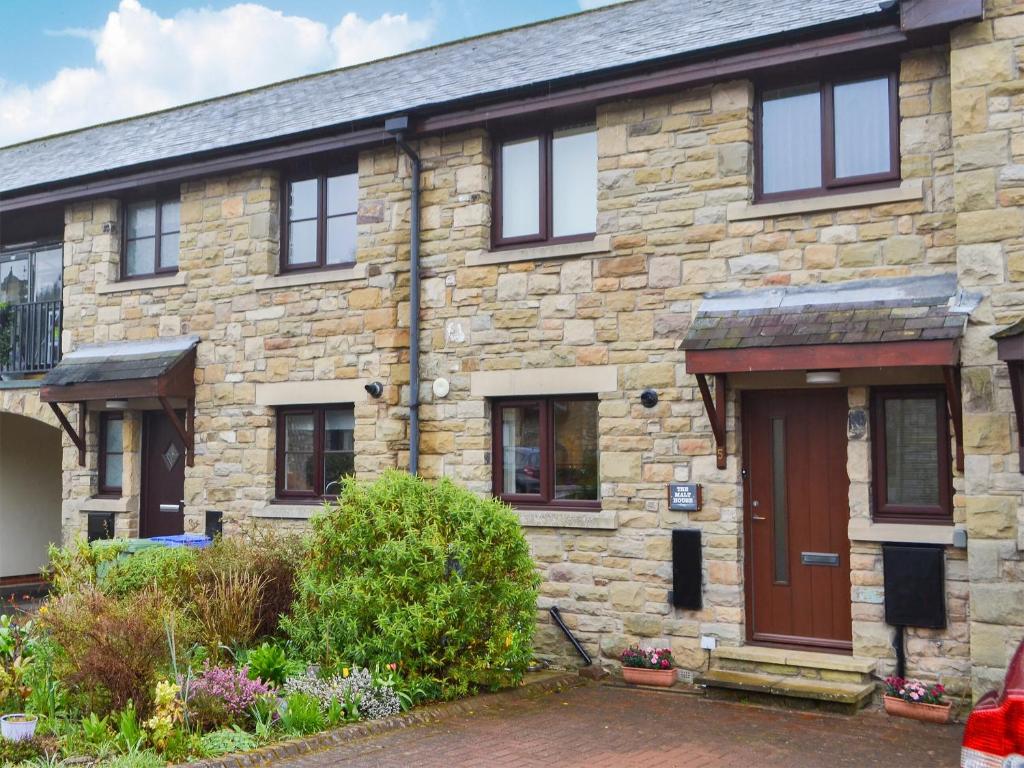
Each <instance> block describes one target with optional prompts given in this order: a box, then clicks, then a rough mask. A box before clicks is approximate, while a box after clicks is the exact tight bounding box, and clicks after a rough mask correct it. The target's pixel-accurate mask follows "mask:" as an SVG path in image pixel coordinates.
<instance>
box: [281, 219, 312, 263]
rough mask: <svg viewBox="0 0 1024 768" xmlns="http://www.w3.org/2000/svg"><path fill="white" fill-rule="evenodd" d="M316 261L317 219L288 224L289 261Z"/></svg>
mask: <svg viewBox="0 0 1024 768" xmlns="http://www.w3.org/2000/svg"><path fill="white" fill-rule="evenodd" d="M315 261H316V219H314V220H313V221H299V222H293V223H291V224H289V225H288V263H289V264H310V263H313V262H315Z"/></svg>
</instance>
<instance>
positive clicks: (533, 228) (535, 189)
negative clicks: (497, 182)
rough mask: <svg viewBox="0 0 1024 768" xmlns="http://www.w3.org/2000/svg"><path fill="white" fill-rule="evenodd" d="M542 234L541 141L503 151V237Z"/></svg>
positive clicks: (515, 144) (515, 143) (509, 146)
mask: <svg viewBox="0 0 1024 768" xmlns="http://www.w3.org/2000/svg"><path fill="white" fill-rule="evenodd" d="M538 232H540V140H539V139H526V140H525V141H513V142H509V143H508V144H504V145H502V147H501V236H502V237H521V236H523V235H535V234H537V233H538Z"/></svg>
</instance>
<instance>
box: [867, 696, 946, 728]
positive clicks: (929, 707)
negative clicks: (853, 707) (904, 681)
mask: <svg viewBox="0 0 1024 768" xmlns="http://www.w3.org/2000/svg"><path fill="white" fill-rule="evenodd" d="M882 699H883V701H884V703H885V711H886V712H887V713H889V714H890V715H894V716H895V717H909V718H910V719H911V720H920V721H921V722H924V723H948V722H949V720H950V715H951V714H952V712H953V702H951V701H947V702H946V703H945V704H918V703H915V702H911V701H904V700H903V699H901V698H898V697H896V696H883V697H882Z"/></svg>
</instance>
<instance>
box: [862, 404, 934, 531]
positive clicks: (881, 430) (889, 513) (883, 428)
mask: <svg viewBox="0 0 1024 768" xmlns="http://www.w3.org/2000/svg"><path fill="white" fill-rule="evenodd" d="M871 411H872V428H873V432H872V448H873V453H874V461H873V470H874V471H873V478H872V482H873V486H874V496H875V510H874V518H875V520H877V521H879V522H895V523H952V522H953V506H952V505H953V487H952V467H951V464H952V460H951V456H950V442H949V416H948V412H947V410H946V396H945V393H944V392H943V391H942V389H940V388H921V389H907V388H892V389H878V390H875V391H874V392H873V397H872V404H871Z"/></svg>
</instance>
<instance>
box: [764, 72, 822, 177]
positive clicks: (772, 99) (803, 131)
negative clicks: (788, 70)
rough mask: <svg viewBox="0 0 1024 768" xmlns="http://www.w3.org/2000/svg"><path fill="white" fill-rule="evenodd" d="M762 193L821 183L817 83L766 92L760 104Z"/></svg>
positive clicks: (819, 103) (819, 115)
mask: <svg viewBox="0 0 1024 768" xmlns="http://www.w3.org/2000/svg"><path fill="white" fill-rule="evenodd" d="M761 116H762V118H761V146H762V152H761V164H762V166H763V168H762V171H761V177H762V187H763V190H764V192H765V193H766V194H767V193H770V192H787V191H789V190H794V189H807V188H809V187H820V186H821V96H820V95H819V92H818V86H817V85H808V86H800V87H798V88H785V89H780V90H774V91H766V92H765V94H764V98H763V100H762V104H761Z"/></svg>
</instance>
